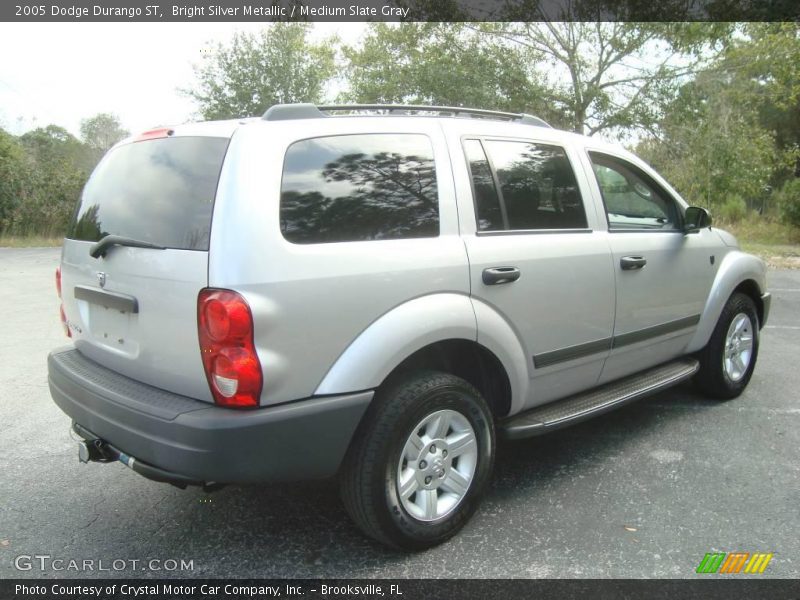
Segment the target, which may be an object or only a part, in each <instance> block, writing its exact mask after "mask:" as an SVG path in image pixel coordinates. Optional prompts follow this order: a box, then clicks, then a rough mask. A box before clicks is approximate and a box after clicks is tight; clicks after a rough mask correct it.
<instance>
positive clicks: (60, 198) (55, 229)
mask: <svg viewBox="0 0 800 600" xmlns="http://www.w3.org/2000/svg"><path fill="white" fill-rule="evenodd" d="M19 142H20V144H21V146H22V147H23V148H24V149H25V151H26V154H27V157H28V161H29V163H30V168H29V171H28V174H27V177H26V186H27V189H28V190H29V195H28V196H27V197H26V198H25V201H24V202H20V203H19V204H18V205H17V207H16V210H15V213H14V215H13V226H12V228H11V229H12V230H13V233H17V234H29V233H37V234H40V235H63V234H64V231H65V230H66V226H67V222H68V221H69V218H70V216H71V215H72V212H73V210H74V209H75V203H76V202H77V201H78V197H79V196H80V193H81V190H82V189H83V186H84V184H85V183H86V180H87V178H88V176H89V172H90V170H91V168H92V166H93V161H92V159H91V157H90V155H89V153H88V151H87V148H86V146H84V145H83V144H82V143H81V142H80V141H79V140H78V139H77V138H75V137H74V136H73V135H72V134H70V133H69V132H68V131H67V130H66V129H64V128H63V127H58V126H56V125H48V126H47V127H40V128H37V129H34V130H32V131H29V132H27V133H25V134H24V135H22V136H20V138H19Z"/></svg>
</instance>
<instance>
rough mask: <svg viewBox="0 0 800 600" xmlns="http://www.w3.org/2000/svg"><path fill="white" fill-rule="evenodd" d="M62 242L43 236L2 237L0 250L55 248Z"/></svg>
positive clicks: (58, 239) (61, 240)
mask: <svg viewBox="0 0 800 600" xmlns="http://www.w3.org/2000/svg"><path fill="white" fill-rule="evenodd" d="M62 242H63V239H62V238H55V237H45V236H41V235H0V248H46V247H53V248H55V247H59V246H61V243H62Z"/></svg>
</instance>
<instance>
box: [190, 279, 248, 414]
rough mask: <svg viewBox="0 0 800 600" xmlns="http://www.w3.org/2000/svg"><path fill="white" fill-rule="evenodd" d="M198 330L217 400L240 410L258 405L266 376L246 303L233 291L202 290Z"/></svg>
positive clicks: (212, 391) (207, 374)
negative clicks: (259, 357)
mask: <svg viewBox="0 0 800 600" xmlns="http://www.w3.org/2000/svg"><path fill="white" fill-rule="evenodd" d="M197 329H198V337H199V339H200V356H201V358H202V360H203V369H204V370H205V373H206V379H207V380H208V386H209V388H210V389H211V394H212V395H213V396H214V401H215V402H216V403H217V404H219V405H221V406H231V407H238V408H244V407H253V406H258V404H259V398H260V397H261V387H262V383H263V376H262V374H261V362H260V361H259V360H258V354H257V353H256V348H255V344H254V343H253V314H252V313H251V312H250V306H249V305H248V304H247V301H246V300H245V299H244V298H243V297H242V296H241V295H240V294H238V293H236V292H233V291H231V290H219V289H213V288H207V289H204V290H201V291H200V294H199V295H198V297H197Z"/></svg>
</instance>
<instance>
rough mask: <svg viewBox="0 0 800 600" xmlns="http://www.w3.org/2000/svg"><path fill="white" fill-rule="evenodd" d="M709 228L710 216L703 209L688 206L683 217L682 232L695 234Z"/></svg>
mask: <svg viewBox="0 0 800 600" xmlns="http://www.w3.org/2000/svg"><path fill="white" fill-rule="evenodd" d="M706 227H711V215H710V214H709V213H708V211H707V210H706V209H705V208H700V207H699V206H690V207H689V208H687V209H686V213H685V214H684V215H683V232H684V233H697V232H698V231H700V230H701V229H704V228H706Z"/></svg>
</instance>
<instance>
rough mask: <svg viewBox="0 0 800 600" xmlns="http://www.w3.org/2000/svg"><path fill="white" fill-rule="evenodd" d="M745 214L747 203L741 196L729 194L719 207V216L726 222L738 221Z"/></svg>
mask: <svg viewBox="0 0 800 600" xmlns="http://www.w3.org/2000/svg"><path fill="white" fill-rule="evenodd" d="M746 216H747V203H746V202H745V201H744V199H743V198H742V197H741V196H730V197H729V198H728V199H727V200H725V203H724V204H723V205H722V206H720V207H719V218H720V220H721V221H724V222H726V223H738V222H739V221H741V220H742V219H744V218H745V217H746Z"/></svg>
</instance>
